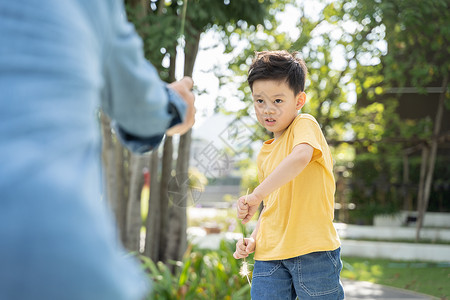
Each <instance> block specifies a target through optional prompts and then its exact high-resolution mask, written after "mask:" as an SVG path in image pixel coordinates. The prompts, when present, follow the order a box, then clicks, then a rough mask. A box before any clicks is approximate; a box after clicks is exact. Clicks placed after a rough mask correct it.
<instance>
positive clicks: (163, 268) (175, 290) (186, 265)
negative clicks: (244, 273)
mask: <svg viewBox="0 0 450 300" xmlns="http://www.w3.org/2000/svg"><path fill="white" fill-rule="evenodd" d="M233 251H234V244H232V243H230V242H226V241H222V242H221V243H220V247H219V249H217V250H206V249H199V248H197V247H196V246H193V245H190V246H189V247H188V250H187V252H186V254H185V255H184V258H183V261H181V262H170V263H169V264H172V265H175V266H176V268H175V273H174V274H172V273H171V272H170V267H169V265H165V264H163V263H162V262H158V263H154V262H153V261H151V260H150V259H149V258H147V257H141V261H142V266H143V268H144V269H145V270H146V271H147V273H148V276H149V277H150V279H151V280H152V283H153V286H152V293H151V294H150V295H149V297H148V299H165V300H170V299H185V300H188V299H196V300H201V299H208V300H209V299H229V300H239V299H248V298H249V293H250V287H249V285H248V283H247V280H246V279H245V278H242V277H241V276H239V269H240V260H236V259H234V258H233Z"/></svg>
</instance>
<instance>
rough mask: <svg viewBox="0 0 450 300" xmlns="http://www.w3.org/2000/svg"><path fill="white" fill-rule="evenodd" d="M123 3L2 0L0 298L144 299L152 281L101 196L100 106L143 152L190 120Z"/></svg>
mask: <svg viewBox="0 0 450 300" xmlns="http://www.w3.org/2000/svg"><path fill="white" fill-rule="evenodd" d="M192 85H193V82H192V79H190V78H184V79H183V80H181V81H179V82H175V83H172V84H170V85H167V84H165V83H164V82H162V81H161V80H160V79H159V77H158V74H157V72H156V70H155V68H154V67H153V66H152V65H151V64H150V63H149V62H147V61H146V60H145V58H144V55H143V51H142V41H141V39H140V38H139V37H138V35H137V34H136V32H135V30H134V27H133V26H132V25H130V23H128V22H127V20H126V16H125V10H124V6H123V3H121V1H120V0H109V1H92V0H64V1H60V0H40V1H36V0H24V1H8V0H0V299H9V300H13V299H66V300H67V299H69V300H70V299H74V300H75V299H76V300H81V299H83V300H87V299H95V300H100V299H108V300H112V299H126V300H130V299H142V297H143V296H144V295H145V293H146V291H147V289H148V280H147V279H146V277H145V275H143V273H142V272H141V271H140V269H139V266H138V264H137V263H136V262H135V261H134V260H133V259H131V258H130V257H129V256H126V255H124V254H125V251H124V250H123V248H121V246H120V244H119V243H118V241H117V234H116V232H115V226H114V222H113V220H112V217H111V216H112V214H111V213H110V212H109V210H108V208H107V205H106V204H105V201H101V186H102V183H101V177H100V173H101V170H100V167H101V165H100V142H101V139H100V136H99V135H100V130H99V122H98V118H97V116H96V112H97V111H98V108H99V107H101V108H102V109H103V111H104V112H106V113H107V114H108V115H109V116H110V118H111V119H112V120H113V121H114V122H113V126H114V128H115V130H116V132H117V134H118V135H119V138H120V139H121V141H122V142H123V143H124V144H125V145H126V146H127V147H129V148H130V149H131V150H133V151H135V152H140V153H142V152H146V151H149V150H151V149H152V148H153V147H154V146H155V145H157V144H158V143H160V141H161V139H162V138H163V136H164V134H166V133H167V134H170V135H172V134H177V133H184V132H186V131H187V130H188V129H189V128H190V127H191V126H192V125H193V122H194V113H195V109H194V96H193V94H192V92H191V91H190V90H191V88H192Z"/></svg>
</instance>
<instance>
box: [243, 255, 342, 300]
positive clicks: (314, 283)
mask: <svg viewBox="0 0 450 300" xmlns="http://www.w3.org/2000/svg"><path fill="white" fill-rule="evenodd" d="M340 253H341V249H340V248H338V249H336V250H333V251H323V252H313V253H309V254H306V255H301V256H297V257H294V258H289V259H283V260H271V261H261V260H257V261H255V266H254V270H253V279H252V289H251V295H252V300H263V299H270V300H275V299H280V300H281V299H283V300H284V299H289V300H291V299H295V298H296V297H298V298H299V299H300V300H303V299H316V300H340V299H344V289H343V287H342V284H341V282H340V280H339V274H340V272H341V269H342V262H341V259H340Z"/></svg>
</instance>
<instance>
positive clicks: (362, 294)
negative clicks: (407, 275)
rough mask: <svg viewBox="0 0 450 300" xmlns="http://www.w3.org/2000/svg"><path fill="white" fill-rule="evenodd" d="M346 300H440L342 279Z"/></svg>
mask: <svg viewBox="0 0 450 300" xmlns="http://www.w3.org/2000/svg"><path fill="white" fill-rule="evenodd" d="M342 283H343V285H344V290H345V299H346V300H358V299H364V300H372V299H373V300H381V299H383V300H405V299H411V300H420V299H421V300H432V299H438V298H434V297H432V296H427V295H423V294H418V293H415V292H411V291H407V290H402V289H397V288H392V287H387V286H383V285H379V284H374V283H370V282H365V281H353V280H348V279H342Z"/></svg>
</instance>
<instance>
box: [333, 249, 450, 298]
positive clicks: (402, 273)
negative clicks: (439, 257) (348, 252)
mask: <svg viewBox="0 0 450 300" xmlns="http://www.w3.org/2000/svg"><path fill="white" fill-rule="evenodd" d="M342 261H343V265H344V266H343V269H342V272H341V276H342V277H343V278H348V279H352V280H362V281H370V282H373V283H377V284H382V285H388V286H393V287H397V288H402V289H407V290H411V291H415V292H419V293H423V294H427V295H432V296H435V297H439V298H441V299H449V297H450V285H449V284H448V282H449V279H450V263H445V262H444V263H431V262H405V261H391V260H385V259H367V258H355V257H344V258H342Z"/></svg>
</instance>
